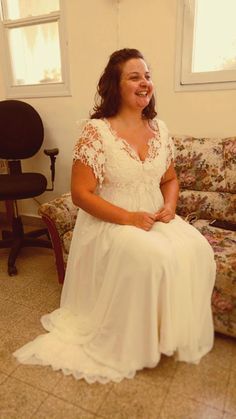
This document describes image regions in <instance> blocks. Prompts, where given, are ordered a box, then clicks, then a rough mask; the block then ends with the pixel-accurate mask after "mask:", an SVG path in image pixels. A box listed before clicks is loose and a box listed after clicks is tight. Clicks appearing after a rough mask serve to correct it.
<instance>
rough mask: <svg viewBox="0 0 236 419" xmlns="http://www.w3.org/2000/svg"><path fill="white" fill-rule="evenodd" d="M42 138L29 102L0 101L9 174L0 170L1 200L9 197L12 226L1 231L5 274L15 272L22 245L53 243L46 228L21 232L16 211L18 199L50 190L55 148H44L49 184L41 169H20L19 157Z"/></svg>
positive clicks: (0, 146)
mask: <svg viewBox="0 0 236 419" xmlns="http://www.w3.org/2000/svg"><path fill="white" fill-rule="evenodd" d="M43 138H44V128H43V123H42V120H41V118H40V116H39V114H38V112H36V110H35V109H34V108H33V107H32V106H31V105H29V104H28V103H25V102H22V101H19V100H4V101H1V102H0V159H3V160H7V166H8V174H0V201H12V203H13V208H14V211H13V214H12V223H11V224H12V226H11V228H12V230H11V232H8V231H3V232H2V240H0V248H11V250H10V254H9V257H8V274H9V275H11V276H12V275H16V274H17V269H16V267H15V261H16V258H17V255H18V253H19V251H20V249H21V248H22V247H25V246H30V247H31V246H33V247H48V248H50V247H52V245H51V241H50V239H49V237H48V238H47V237H45V239H42V238H39V237H41V236H42V235H45V234H47V236H48V233H47V229H46V228H45V229H39V230H36V231H30V232H28V233H25V232H24V229H23V224H22V219H21V217H20V216H19V214H18V209H17V200H18V199H27V198H33V197H36V196H38V195H41V194H42V193H43V192H45V191H51V190H53V182H54V178H55V161H56V155H57V154H58V149H57V148H55V149H52V150H44V153H45V154H46V155H47V156H49V157H50V160H51V166H50V169H51V182H52V187H51V188H47V179H46V177H45V176H44V175H43V174H41V173H29V172H26V173H22V167H21V160H22V159H28V158H30V157H32V156H34V155H35V154H36V153H37V152H38V150H39V149H40V147H41V145H42V142H43Z"/></svg>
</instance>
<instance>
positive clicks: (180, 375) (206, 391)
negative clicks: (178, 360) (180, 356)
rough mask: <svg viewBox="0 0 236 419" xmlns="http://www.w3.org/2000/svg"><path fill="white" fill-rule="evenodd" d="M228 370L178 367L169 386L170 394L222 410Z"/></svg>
mask: <svg viewBox="0 0 236 419" xmlns="http://www.w3.org/2000/svg"><path fill="white" fill-rule="evenodd" d="M229 372H230V370H228V369H226V368H218V369H215V368H207V366H206V365H203V364H201V363H200V364H199V365H191V364H185V363H182V364H181V365H179V367H178V369H177V371H176V374H175V376H174V378H173V381H172V384H171V389H170V391H171V393H172V394H174V393H175V394H178V395H180V396H182V395H184V396H186V397H189V398H192V399H195V400H196V401H198V402H203V403H204V402H205V403H206V404H207V405H209V406H212V407H215V408H217V409H219V410H223V407H224V402H225V397H226V389H227V384H228V379H229Z"/></svg>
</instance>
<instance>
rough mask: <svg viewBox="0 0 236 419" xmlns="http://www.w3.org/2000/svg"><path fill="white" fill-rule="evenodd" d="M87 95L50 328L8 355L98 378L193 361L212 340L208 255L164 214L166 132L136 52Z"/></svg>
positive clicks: (125, 55) (123, 53)
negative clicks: (94, 95)
mask: <svg viewBox="0 0 236 419" xmlns="http://www.w3.org/2000/svg"><path fill="white" fill-rule="evenodd" d="M98 94H99V97H100V102H99V103H98V104H97V105H96V106H95V109H94V113H93V115H92V117H91V119H90V120H88V121H86V122H85V123H84V127H83V128H82V129H81V134H80V138H79V141H78V142H77V144H76V146H75V150H74V163H73V168H72V185H71V191H72V199H73V202H74V203H75V204H76V205H78V206H79V207H80V211H79V213H78V218H77V221H76V226H75V229H74V233H73V239H72V243H71V248H70V254H69V260H68V265H67V272H66V278H65V283H64V286H63V291H62V297H61V307H60V308H59V309H58V310H56V311H54V312H53V313H51V314H49V315H45V316H43V318H42V323H43V326H44V327H45V329H46V330H47V331H49V333H47V334H45V335H41V336H39V337H38V338H37V339H36V340H34V341H33V342H30V343H28V344H27V345H25V346H24V347H23V348H21V349H19V350H18V351H16V352H15V354H14V355H15V356H16V357H17V358H18V359H19V361H21V362H23V363H38V364H43V365H51V366H52V367H53V368H54V369H62V370H63V372H64V373H65V374H68V373H70V374H73V375H74V376H75V377H76V378H78V379H79V378H85V380H86V381H87V382H94V381H100V382H102V383H105V382H108V381H120V380H122V379H123V378H124V377H127V378H132V377H134V375H135V373H136V371H137V370H140V369H142V368H144V367H155V366H156V365H157V364H158V362H159V360H160V357H161V354H162V353H163V354H166V355H173V354H174V355H175V356H176V358H177V359H179V360H182V361H186V362H193V363H197V362H199V360H200V359H201V357H202V356H203V355H204V354H206V353H207V352H208V351H209V350H210V349H211V348H212V345H213V324H212V315H211V293H212V289H213V285H214V280H215V263H214V257H213V251H212V249H211V247H210V245H209V244H208V242H207V241H206V240H205V238H204V237H203V236H202V235H201V234H200V233H199V232H198V231H197V230H196V229H195V228H193V227H192V226H190V225H189V224H187V223H186V222H184V221H183V220H182V219H181V218H180V217H178V216H177V215H175V208H176V202H177V198H178V182H177V179H176V174H175V170H174V165H173V151H172V143H171V139H170V138H169V136H168V131H167V128H166V126H165V124H164V123H163V122H162V121H160V120H158V119H156V118H155V117H156V112H155V100H154V96H153V83H152V81H151V77H150V72H149V69H148V67H147V65H146V63H145V61H144V58H143V56H142V54H141V53H140V52H139V51H137V50H135V49H123V50H120V51H116V52H114V53H113V54H112V55H111V57H110V60H109V62H108V64H107V66H106V68H105V70H104V73H103V75H102V77H101V78H100V81H99V84H98Z"/></svg>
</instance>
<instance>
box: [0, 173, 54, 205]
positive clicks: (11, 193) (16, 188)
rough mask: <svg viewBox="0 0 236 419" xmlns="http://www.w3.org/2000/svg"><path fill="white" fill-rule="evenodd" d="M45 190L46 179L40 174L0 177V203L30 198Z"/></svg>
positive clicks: (5, 175)
mask: <svg viewBox="0 0 236 419" xmlns="http://www.w3.org/2000/svg"><path fill="white" fill-rule="evenodd" d="M46 188H47V179H46V177H45V176H43V175H42V174H40V173H22V174H17V175H8V174H4V175H0V201H5V200H16V199H26V198H32V197H35V196H38V195H40V194H42V193H43V192H44V191H45V190H46Z"/></svg>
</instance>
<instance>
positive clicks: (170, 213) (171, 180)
mask: <svg viewBox="0 0 236 419" xmlns="http://www.w3.org/2000/svg"><path fill="white" fill-rule="evenodd" d="M160 188H161V192H162V195H163V197H164V206H163V208H161V209H160V210H159V211H158V212H157V213H156V214H155V215H156V221H162V222H164V223H168V222H169V221H170V220H172V219H173V218H174V217H175V210H176V205H177V200H178V196H179V183H178V179H177V176H176V172H175V169H174V164H173V163H171V164H170V166H169V168H168V169H167V171H166V172H165V174H164V175H163V177H162V180H161V184H160Z"/></svg>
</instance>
